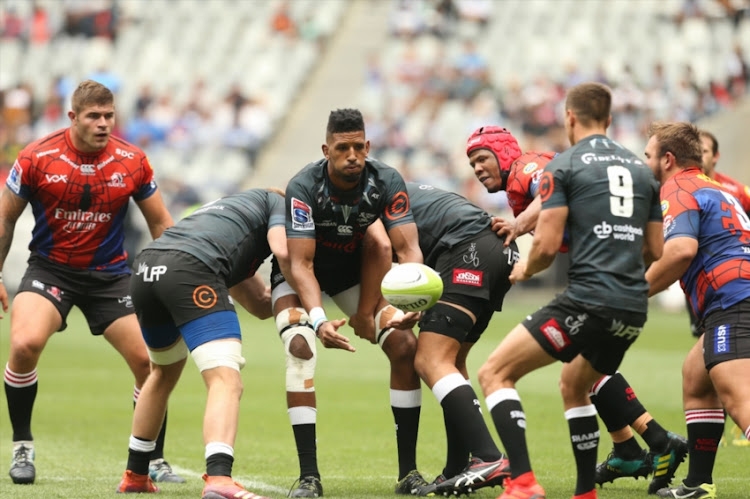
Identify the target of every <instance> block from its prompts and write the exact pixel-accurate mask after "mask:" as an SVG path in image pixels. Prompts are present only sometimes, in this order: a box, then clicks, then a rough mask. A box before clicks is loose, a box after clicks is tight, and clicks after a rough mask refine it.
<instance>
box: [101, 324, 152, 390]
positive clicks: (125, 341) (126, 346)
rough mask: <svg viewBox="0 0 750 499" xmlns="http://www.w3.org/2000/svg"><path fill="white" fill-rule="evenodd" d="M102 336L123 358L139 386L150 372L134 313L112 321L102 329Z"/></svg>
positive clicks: (146, 353) (139, 386) (138, 386)
mask: <svg viewBox="0 0 750 499" xmlns="http://www.w3.org/2000/svg"><path fill="white" fill-rule="evenodd" d="M103 336H104V338H105V339H106V340H107V341H108V342H109V343H110V344H111V345H112V346H113V347H114V348H115V350H117V351H118V352H119V353H120V355H122V357H123V359H125V362H127V364H128V367H129V368H130V370H131V371H132V372H133V376H135V386H136V387H137V388H141V387H142V386H143V383H144V382H145V381H146V378H147V377H148V375H149V373H150V372H151V366H150V363H149V358H148V352H147V350H146V343H145V342H144V341H143V336H142V335H141V328H140V326H139V325H138V319H137V318H136V316H135V314H129V315H125V316H123V317H120V318H119V319H117V320H116V321H114V322H113V323H112V324H110V325H109V326H108V327H107V329H105V330H104V333H103Z"/></svg>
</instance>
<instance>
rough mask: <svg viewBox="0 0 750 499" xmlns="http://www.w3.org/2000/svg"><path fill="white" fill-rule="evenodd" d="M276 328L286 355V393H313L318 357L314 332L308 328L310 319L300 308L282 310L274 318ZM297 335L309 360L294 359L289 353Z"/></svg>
mask: <svg viewBox="0 0 750 499" xmlns="http://www.w3.org/2000/svg"><path fill="white" fill-rule="evenodd" d="M276 328H277V329H278V330H279V334H280V336H281V341H282V342H283V343H284V352H285V353H286V391H288V392H313V391H315V384H314V381H313V378H314V377H315V365H316V363H317V357H318V356H317V351H316V345H315V332H314V331H313V330H312V327H311V326H310V318H309V317H308V316H307V313H306V312H305V310H304V309H302V308H288V309H286V310H283V311H281V312H280V313H279V314H278V315H277V316H276ZM298 335H299V336H301V337H302V338H304V340H305V342H307V346H308V347H309V348H310V352H311V353H312V356H311V357H310V358H309V359H301V358H299V357H295V356H294V355H292V353H291V351H290V346H291V343H292V340H293V339H294V338H295V337H296V336H298Z"/></svg>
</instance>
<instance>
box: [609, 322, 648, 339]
mask: <svg viewBox="0 0 750 499" xmlns="http://www.w3.org/2000/svg"><path fill="white" fill-rule="evenodd" d="M641 331H643V328H642V327H638V326H628V325H626V324H625V323H624V322H622V321H620V320H617V319H612V324H610V326H609V332H610V333H612V336H618V337H622V338H625V339H627V340H633V341H634V340H635V339H636V338H637V337H638V335H640V334H641Z"/></svg>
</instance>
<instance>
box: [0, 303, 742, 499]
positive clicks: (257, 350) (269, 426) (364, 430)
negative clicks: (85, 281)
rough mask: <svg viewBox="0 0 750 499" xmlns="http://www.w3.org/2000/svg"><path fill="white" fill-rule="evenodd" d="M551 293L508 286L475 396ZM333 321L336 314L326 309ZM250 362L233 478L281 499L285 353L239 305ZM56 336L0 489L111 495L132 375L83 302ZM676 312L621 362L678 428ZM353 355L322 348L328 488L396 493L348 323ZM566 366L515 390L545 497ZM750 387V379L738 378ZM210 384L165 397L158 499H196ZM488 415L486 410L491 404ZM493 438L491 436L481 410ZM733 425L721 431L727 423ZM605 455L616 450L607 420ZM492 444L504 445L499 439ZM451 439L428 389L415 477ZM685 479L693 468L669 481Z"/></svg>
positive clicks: (289, 453)
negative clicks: (24, 481) (89, 320)
mask: <svg viewBox="0 0 750 499" xmlns="http://www.w3.org/2000/svg"><path fill="white" fill-rule="evenodd" d="M551 296H552V292H549V293H547V292H543V293H535V296H534V295H531V294H530V293H528V292H526V293H524V292H521V291H520V290H514V291H513V292H511V293H510V295H509V297H508V300H507V301H506V306H505V311H504V312H502V313H499V314H496V315H495V319H494V320H493V321H492V323H491V325H490V328H489V329H488V330H487V332H486V333H485V335H484V337H483V338H482V339H481V340H480V341H479V342H478V343H477V345H476V347H475V348H474V351H473V352H472V355H471V356H470V358H469V366H470V373H471V374H472V376H473V378H474V386H475V389H476V390H477V392H478V393H479V392H480V390H479V388H478V385H477V383H476V380H475V377H476V372H477V369H478V368H479V366H480V365H481V364H482V362H483V361H484V360H485V359H486V358H487V356H488V355H489V353H490V352H491V351H492V349H493V348H494V347H495V346H496V345H497V343H498V342H499V341H500V340H501V339H502V337H503V336H504V335H505V334H506V333H507V332H508V331H509V330H510V329H511V328H512V327H513V326H514V325H515V324H517V323H518V322H519V321H520V320H522V319H523V317H524V316H525V315H526V314H527V313H529V312H530V311H533V310H535V309H536V308H537V307H538V306H539V305H541V304H543V303H545V302H546V301H547V300H549V299H550V298H551ZM328 315H329V316H330V317H332V318H333V317H336V316H337V314H336V313H334V309H333V307H330V308H329V314H328ZM240 316H241V319H242V325H243V335H244V347H243V348H244V355H245V357H246V359H247V366H246V367H245V369H244V370H243V371H242V374H243V379H244V384H245V392H244V395H243V400H242V413H241V420H240V428H239V433H238V436H237V442H236V445H235V466H234V472H235V473H234V475H235V479H236V480H238V481H240V482H242V483H243V484H244V485H245V486H246V487H247V488H248V489H249V490H252V491H254V492H256V493H259V494H263V495H267V496H270V497H274V498H280V497H285V495H286V493H287V491H288V489H289V487H290V485H291V484H292V482H293V481H294V479H295V478H296V477H297V473H298V464H297V455H296V450H295V447H294V440H293V437H292V431H291V429H290V425H289V419H288V416H287V414H286V402H285V393H284V356H283V354H282V346H281V342H280V341H279V339H278V336H277V334H276V331H275V328H274V325H273V322H272V321H271V320H267V321H258V320H255V319H254V318H252V317H250V316H249V315H248V314H247V313H245V312H244V311H242V312H241V313H240ZM69 323H70V325H69V327H68V329H67V330H66V331H65V332H64V333H60V334H56V335H55V336H53V337H52V339H51V340H50V342H49V343H48V345H47V348H46V350H45V352H44V354H43V355H42V359H41V362H40V364H39V367H38V372H39V394H38V397H37V401H36V407H35V411H34V416H33V426H32V429H33V432H34V437H35V441H36V454H37V456H36V466H37V481H36V484H34V485H32V486H16V485H13V484H12V483H11V481H10V478H9V477H8V475H7V469H8V468H7V466H8V464H9V462H10V457H11V445H10V443H11V442H10V441H11V430H10V422H9V419H8V414H7V406H6V404H5V402H2V403H0V456H5V458H4V459H3V460H2V461H0V473H1V475H2V476H0V497H2V498H31V497H34V498H38V497H44V498H74V497H75V498H101V497H114V496H115V487H116V486H117V484H118V482H119V479H120V476H121V474H122V472H123V470H124V468H125V462H126V459H127V445H128V436H129V434H130V423H131V415H132V402H131V394H132V389H133V380H132V377H131V375H130V373H129V371H128V369H127V367H126V365H125V363H124V361H123V360H122V359H121V358H120V357H119V356H118V355H117V353H116V352H115V351H114V349H112V348H111V347H110V346H109V345H108V344H107V343H106V341H104V340H103V339H101V338H94V337H91V335H90V334H89V332H88V328H87V327H86V324H85V322H84V321H83V319H82V316H81V315H80V314H79V313H78V311H77V310H74V312H73V313H72V314H71V316H70V318H69ZM687 326H688V320H687V316H686V314H684V313H677V314H674V313H666V312H663V311H660V310H659V309H658V308H656V307H652V310H651V314H650V317H649V321H648V323H647V325H646V329H645V331H644V332H643V334H642V336H641V338H639V339H638V341H637V342H636V343H635V345H634V346H633V348H632V349H631V350H630V352H629V353H628V355H627V356H626V358H625V362H624V363H623V365H622V366H621V371H622V372H623V374H624V375H625V377H626V378H627V379H628V380H629V381H630V382H631V385H632V386H633V387H634V388H635V390H636V393H637V394H638V396H639V398H640V400H641V401H642V402H643V404H644V405H645V406H646V408H647V409H648V410H649V412H651V414H653V415H654V416H655V417H656V418H657V420H658V421H659V422H660V423H661V424H662V426H664V427H666V428H668V429H671V430H673V431H676V432H678V433H680V434H683V435H684V434H685V423H684V418H683V413H682V409H681V405H682V404H681V389H680V369H681V365H682V360H683V359H684V356H685V354H686V353H687V351H688V349H689V348H690V346H691V345H692V342H693V340H692V338H691V336H690V333H689V332H688V327H687ZM9 329H10V327H9V314H6V316H5V318H4V319H2V321H0V362H2V365H5V362H6V360H7V356H8V342H9V339H8V336H9ZM344 333H345V334H347V335H348V336H350V337H351V338H352V343H353V344H354V345H355V347H356V348H357V352H356V353H348V352H344V351H339V350H326V349H324V348H322V347H321V346H320V345H319V347H318V355H319V360H318V371H317V376H316V386H317V393H318V460H319V466H320V470H321V473H322V475H323V486H324V488H325V496H326V497H330V498H336V497H338V498H354V497H372V498H392V497H394V494H393V486H394V484H395V481H396V473H397V471H398V470H397V464H396V449H395V438H394V428H393V419H392V415H391V410H390V406H389V402H388V400H389V399H388V363H387V360H386V358H385V356H384V355H383V354H382V352H381V351H380V349H379V348H378V347H376V346H373V345H370V344H369V343H366V342H364V341H363V340H360V339H359V338H356V337H355V336H354V334H353V331H352V330H351V329H350V328H348V326H347V327H345V328H344ZM559 370H560V364H553V365H551V366H549V367H547V368H545V369H543V370H541V371H538V372H535V373H532V374H531V375H530V376H528V377H527V378H524V379H523V380H521V382H520V383H519V386H518V390H519V393H520V395H521V398H522V401H523V404H524V409H525V411H526V415H527V418H528V432H527V437H528V442H529V447H530V452H531V460H532V465H533V466H534V469H535V472H536V474H537V477H538V479H539V481H540V482H541V484H542V485H543V486H544V488H545V490H546V491H547V497H548V498H551V499H557V498H570V497H571V496H572V493H573V489H574V485H575V464H574V461H573V453H572V450H571V447H570V443H569V441H568V430H567V424H566V422H565V419H564V417H563V411H562V403H561V400H560V395H559V392H558V389H557V379H558V375H559ZM745 381H747V380H745ZM205 396H206V394H205V388H204V386H203V383H202V381H201V378H200V376H199V375H198V372H197V369H196V368H195V365H194V364H193V362H192V361H189V362H188V365H187V366H186V368H185V372H184V374H183V378H182V380H181V381H180V384H179V385H178V387H177V389H176V390H175V392H174V394H173V395H172V398H171V401H170V405H169V425H168V433H167V444H166V457H167V459H168V460H169V461H170V462H171V463H172V465H173V466H174V467H175V468H177V469H178V470H179V471H180V473H182V474H183V475H184V476H185V477H186V478H188V482H187V483H186V484H164V485H162V486H161V489H162V492H161V493H160V494H159V496H158V497H164V498H176V497H199V496H200V492H201V488H202V483H203V482H202V480H201V479H200V475H201V474H202V473H203V470H204V459H203V441H202V434H201V424H202V414H203V408H204V402H205ZM485 416H486V417H487V411H486V409H485ZM487 421H488V424H489V425H490V428H491V431H492V433H493V435H495V436H497V435H496V433H495V430H494V426H492V422H491V420H490V419H489V418H487ZM729 424H730V423H729V422H728V424H727V428H728V427H729ZM600 430H601V431H602V439H601V442H600V446H599V458H600V460H601V459H603V458H604V457H605V456H606V455H607V453H608V452H609V450H610V448H611V441H610V440H609V437H608V435H607V434H606V428H605V426H604V425H603V424H602V423H601V422H600ZM497 441H498V442H499V439H498V440H497ZM444 453H445V436H444V428H443V423H442V417H441V411H440V407H439V405H438V404H437V402H436V401H435V399H434V397H433V395H432V393H430V392H429V391H428V390H426V389H425V390H424V392H423V409H422V419H421V426H420V433H419V447H418V461H419V468H420V471H422V473H423V474H424V476H425V477H426V478H427V479H428V480H431V479H432V478H434V476H435V475H436V474H438V473H439V472H440V471H441V469H442V465H443V462H444ZM748 469H750V448H748V447H735V446H732V445H729V446H727V447H722V448H721V449H720V451H719V455H718V459H717V464H716V468H715V470H714V480H715V482H716V483H717V485H718V492H719V497H721V498H722V499H740V498H746V497H748V487H750V478H748V477H749V476H750V475H748ZM686 473H687V462H685V463H683V465H682V466H681V467H680V469H679V470H678V471H677V479H676V480H675V483H676V482H678V481H679V480H681V479H682V478H684V476H685V474H686ZM647 484H648V482H647V481H644V480H638V481H636V480H633V479H621V480H618V481H616V482H614V483H613V484H607V485H606V486H605V487H604V488H603V489H599V497H600V498H603V499H615V498H630V497H647V494H646V488H647ZM500 493H501V489H500V488H494V489H491V490H487V489H484V490H480V491H479V492H477V493H476V494H475V496H476V497H497V496H498V495H499V494H500Z"/></svg>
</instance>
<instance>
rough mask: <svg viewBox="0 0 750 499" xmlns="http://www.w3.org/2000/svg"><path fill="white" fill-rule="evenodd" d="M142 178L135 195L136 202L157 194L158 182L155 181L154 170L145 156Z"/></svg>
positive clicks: (142, 164)
mask: <svg viewBox="0 0 750 499" xmlns="http://www.w3.org/2000/svg"><path fill="white" fill-rule="evenodd" d="M140 172H141V178H140V181H139V183H138V186H136V191H135V194H133V200H134V201H143V200H144V199H146V198H148V197H150V196H151V195H152V194H153V193H154V192H156V180H154V169H153V168H152V167H151V163H149V161H148V157H147V156H146V155H145V154H144V155H143V159H142V160H141V168H140Z"/></svg>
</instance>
